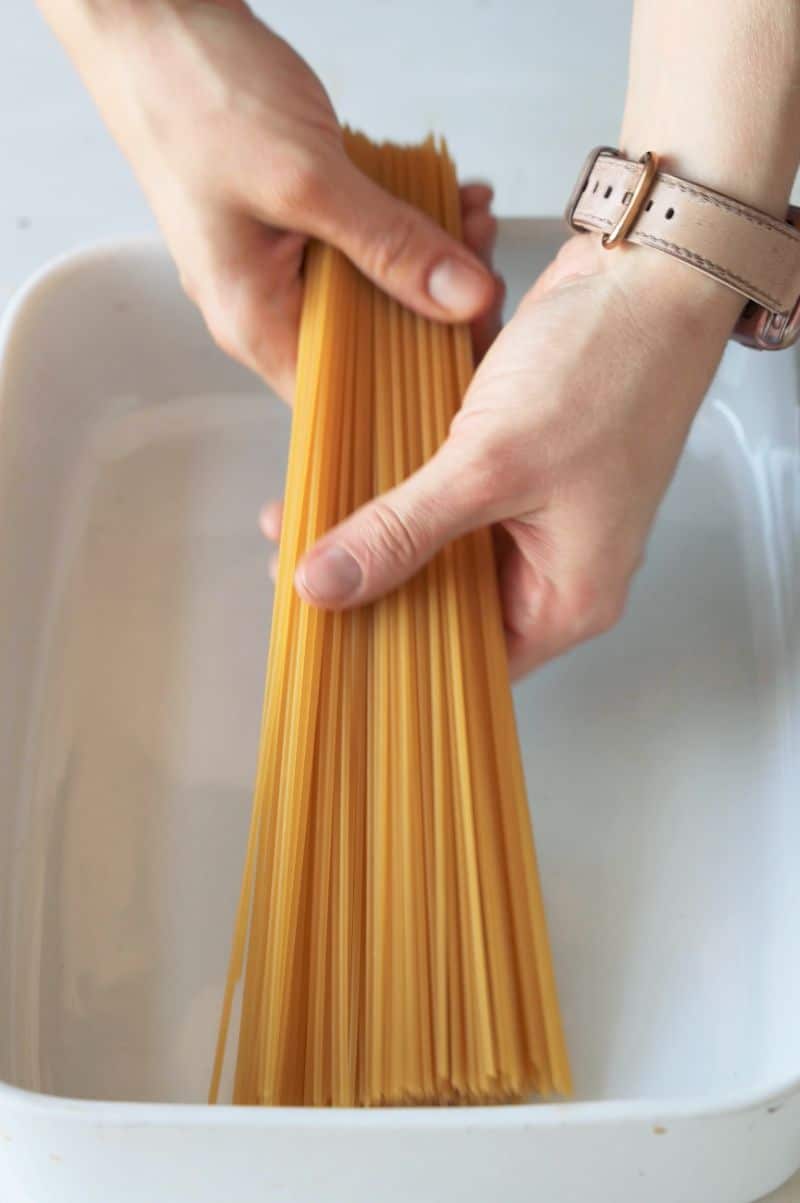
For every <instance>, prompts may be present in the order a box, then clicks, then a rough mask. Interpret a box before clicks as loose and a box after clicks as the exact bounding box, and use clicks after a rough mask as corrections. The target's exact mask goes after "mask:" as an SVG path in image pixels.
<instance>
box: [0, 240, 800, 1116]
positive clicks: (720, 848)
mask: <svg viewBox="0 0 800 1203" xmlns="http://www.w3.org/2000/svg"><path fill="white" fill-rule="evenodd" d="M553 236H554V235H553V230H552V227H551V226H550V225H548V224H547V223H535V222H529V223H512V224H511V225H510V226H508V227H506V229H505V231H504V238H503V240H502V241H501V263H502V264H503V265H504V266H505V267H506V268H507V270H508V272H509V274H510V276H511V285H512V289H511V291H512V295H513V293H514V292H517V293H518V292H519V291H520V288H521V286H523V284H524V281H525V278H526V276H530V275H532V272H533V271H534V270H535V266H536V264H537V263H539V262H540V261H543V260H544V258H545V257H546V255H547V253H548V251H549V250H550V249H551V246H552V240H553ZM515 285H516V288H515V287H514V286H515ZM781 358H782V360H783V362H782V363H780V364H776V363H773V362H772V361H770V362H769V363H768V362H766V360H767V357H763V358H762V360H761V361H757V359H756V357H753V356H751V357H749V358H748V357H747V356H746V355H745V354H744V353H742V352H739V351H736V350H733V351H731V352H730V353H729V354H728V356H727V357H726V360H725V362H724V364H723V367H722V369H721V371H720V373H719V375H718V377H717V380H716V381H715V383H714V386H713V387H712V390H711V392H710V395H709V397H708V398H707V400H706V402H705V404H704V407H703V409H702V411H701V413H700V416H699V418H698V420H697V422H696V424H695V427H694V430H693V433H692V436H691V439H690V443H689V447H688V450H687V453H686V454H685V456H684V458H683V461H682V463H681V466H680V469H679V471H678V474H677V477H676V479H675V482H674V484H673V486H672V488H671V489H670V492H669V494H668V497H667V499H666V502H665V504H664V506H663V509H662V511H661V513H660V516H659V519H658V522H657V526H656V529H655V532H654V534H653V537H652V539H651V542H650V545H649V548H648V554H647V558H646V563H645V565H644V567H643V568H642V570H641V572H640V574H639V576H638V577H637V579H636V582H635V585H634V588H633V591H632V595H631V599H630V603H629V606H628V610H627V613H626V615H625V618H624V620H623V621H622V623H621V624H620V625H619V626H618V627H617V628H616V629H615V630H614V631H613V632H611V633H610V634H609V635H607V636H605V637H603V638H601V639H599V640H596V641H594V642H593V643H591V644H588V645H586V646H584V647H582V648H580V649H579V650H577V651H575V652H574V653H572V654H571V655H569V656H567V657H565V658H563V659H561V660H559V661H558V662H556V663H554V664H551V665H549V666H548V667H546V668H544V669H543V670H541V671H540V672H539V673H537V674H536V675H535V676H534V677H533V678H531V679H529V680H528V681H527V682H526V683H525V684H524V685H522V686H521V687H520V688H519V689H518V690H517V695H516V697H517V705H518V717H519V723H520V731H521V738H522V743H523V748H524V757H525V764H526V771H527V777H528V786H529V796H530V804H531V811H532V815H533V818H534V824H535V832H536V838H537V844H538V850H539V857H540V862H541V869H542V875H543V881H544V887H545V894H546V899H547V904H548V912H549V919H550V926H551V936H552V941H553V945H554V949H555V960H556V968H557V973H558V979H559V985H560V991H561V996H562V1002H563V1009H564V1016H565V1022H566V1028H567V1034H568V1038H569V1043H570V1046H571V1052H572V1058H573V1062H574V1071H575V1078H576V1084H577V1092H578V1096H579V1097H580V1098H585V1099H621V1098H622V1099H657V1098H664V1097H667V1096H669V1097H675V1096H686V1097H688V1096H706V1095H708V1096H710V1095H712V1094H716V1095H718V1094H720V1093H724V1092H727V1091H729V1090H734V1089H740V1088H743V1087H748V1086H750V1085H752V1086H753V1087H757V1086H761V1085H768V1084H769V1083H770V1082H774V1081H783V1080H785V1079H787V1078H788V1077H789V1076H790V1075H791V1074H792V1073H793V1072H794V1073H797V1072H800V1027H798V1025H797V1024H796V1022H795V1017H796V1015H797V1013H798V1010H800V955H798V954H800V947H799V946H798V944H799V941H800V937H798V933H800V887H799V886H798V882H800V807H798V806H797V798H798V797H799V796H800V766H799V765H798V755H800V753H799V751H798V744H800V740H798V728H799V726H800V724H799V723H798V692H799V691H798V678H799V677H800V662H799V661H798V634H800V616H799V615H798V603H797V597H798V592H800V590H798V571H797V568H798V565H797V547H798V543H800V485H799V484H798V476H799V475H800V470H799V468H798V464H799V463H800V458H799V454H800V453H798V441H797V413H798V410H797V407H796V405H794V404H793V401H794V400H795V399H796V398H797V396H798V391H797V381H796V359H795V358H793V357H792V356H786V357H781ZM5 363H6V373H5V377H4V382H3V393H2V398H1V400H2V409H0V501H2V505H0V563H2V565H3V567H2V569H0V586H2V590H1V591H0V597H2V599H3V614H4V622H5V625H6V629H5V632H4V636H3V638H4V643H3V649H2V659H1V660H0V665H1V666H2V669H3V671H2V672H1V673H0V690H2V694H3V696H2V700H1V701H0V719H2V720H3V724H4V732H5V735H4V740H5V744H4V747H3V749H2V751H3V757H2V762H1V763H2V768H0V774H1V775H2V776H1V777H0V785H1V786H2V792H0V964H2V965H3V966H4V967H5V969H4V973H3V975H2V976H3V980H2V983H0V1003H1V1004H2V1005H0V1078H2V1079H4V1080H6V1081H8V1082H11V1083H14V1084H17V1085H21V1086H25V1087H28V1088H32V1089H35V1090H40V1091H43V1092H46V1093H50V1094H56V1095H68V1096H73V1097H81V1098H95V1099H127V1100H165V1101H198V1100H202V1099H203V1098H204V1097H205V1091H206V1087H207V1081H208V1074H209V1068H210V1058H211V1054H212V1049H213V1041H214V1037H215V1031H216V1024H217V1017H218V1009H219V1003H220V995H221V988H222V982H223V978H224V973H225V968H226V963H227V956H228V945H229V938H230V934H231V928H232V919H233V912H234V907H235V903H236V897H237V890H238V884H239V875H240V869H241V862H242V856H243V850H244V839H245V832H246V825H247V820H248V814H249V808H250V791H251V779H252V776H253V770H254V759H255V752H256V745H257V736H258V721H259V716H260V706H261V693H262V688H263V673H264V664H265V658H266V650H267V643H268V635H269V618H270V608H271V602H272V586H271V584H270V580H269V577H268V572H267V564H268V555H269V552H268V548H267V546H266V545H265V543H264V541H263V539H262V537H261V535H260V534H259V530H258V525H257V515H258V510H259V507H260V505H261V504H262V503H263V502H264V501H265V500H267V499H269V498H272V497H277V496H279V495H280V492H281V479H282V473H283V463H284V457H285V452H286V446H287V439H288V430H289V417H288V413H287V411H286V410H285V409H284V408H283V407H282V406H281V405H280V404H279V402H278V401H276V400H275V399H274V398H272V397H270V396H269V395H267V394H265V392H264V391H263V390H262V389H260V388H259V386H258V384H257V383H256V382H254V381H253V379H252V378H251V377H249V376H247V375H246V374H245V373H243V372H240V371H239V370H238V369H236V368H234V367H233V365H231V364H229V363H228V362H227V361H226V360H225V359H224V357H222V356H221V355H220V354H219V353H218V352H216V351H215V350H214V349H213V348H212V347H211V345H210V343H209V341H208V339H207V336H206V335H205V332H204V331H203V329H202V327H201V325H200V323H199V321H198V320H197V319H196V317H195V316H194V314H193V313H192V311H191V309H190V307H189V305H188V303H187V302H185V301H184V300H183V299H182V297H181V295H180V293H179V290H178V287H177V284H176V281H175V280H174V278H173V275H172V272H171V270H170V268H169V266H168V265H167V263H166V261H165V260H164V258H163V256H162V253H161V252H160V251H158V250H157V249H155V248H131V249H128V250H124V251H119V250H118V251H116V252H114V253H111V252H108V253H106V254H97V255H95V256H90V257H89V258H87V259H84V260H78V261H75V262H73V263H72V264H71V265H68V266H67V267H65V268H62V269H60V270H59V271H58V272H56V273H55V274H54V275H52V276H51V277H50V278H49V279H48V280H46V281H45V282H44V283H43V284H40V285H39V287H38V289H37V290H35V292H34V293H33V294H32V295H31V296H30V297H29V299H28V301H27V302H26V303H25V304H24V305H23V307H22V310H21V311H20V313H19V314H18V317H17V320H16V323H15V324H14V326H13V327H12V331H11V335H10V337H9V340H8V343H7V347H6V357H5ZM578 420H580V415H576V421H578Z"/></svg>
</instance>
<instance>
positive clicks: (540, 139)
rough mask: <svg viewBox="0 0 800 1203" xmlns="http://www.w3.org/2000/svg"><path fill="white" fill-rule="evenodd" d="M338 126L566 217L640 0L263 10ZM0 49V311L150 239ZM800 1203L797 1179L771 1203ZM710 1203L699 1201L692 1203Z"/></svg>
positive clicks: (133, 194)
mask: <svg viewBox="0 0 800 1203" xmlns="http://www.w3.org/2000/svg"><path fill="white" fill-rule="evenodd" d="M254 7H255V8H256V9H257V10H258V11H260V12H261V13H262V14H263V15H265V16H266V15H267V13H268V14H269V19H270V21H271V23H272V24H273V26H274V27H275V28H276V29H277V30H278V31H279V32H280V33H281V34H282V35H283V36H285V37H286V38H287V39H288V40H289V41H290V42H292V44H293V45H294V46H296V47H297V48H298V49H299V50H300V51H301V52H302V53H303V54H304V55H305V56H306V57H307V58H308V60H309V61H310V62H311V63H312V64H313V65H314V67H315V68H316V70H317V71H318V72H319V74H320V75H321V77H322V79H323V80H324V82H325V84H326V85H327V87H328V89H329V91H330V93H331V96H332V98H333V101H334V104H335V105H336V108H337V111H338V112H339V114H340V116H341V117H342V118H343V119H346V120H348V121H349V122H350V123H351V124H353V125H356V126H358V127H360V128H363V129H365V130H366V131H367V132H369V133H371V134H374V135H380V136H385V137H394V138H404V139H413V138H415V137H418V136H421V135H424V134H425V133H427V131H428V130H429V129H434V130H439V131H442V132H444V133H446V135H447V137H448V139H449V141H450V144H451V147H452V149H453V151H454V153H455V156H456V159H457V161H458V163H459V166H460V168H461V171H462V174H463V175H465V176H475V175H479V176H483V177H485V178H489V179H491V180H492V181H493V183H494V184H495V188H496V193H497V206H496V207H497V210H498V212H501V213H504V214H510V215H531V214H533V215H542V214H551V213H555V212H560V211H561V209H562V207H563V203H564V198H565V196H566V195H567V194H568V192H569V189H570V188H571V186H572V183H573V179H574V177H575V175H576V173H577V170H578V168H579V166H580V163H581V161H582V158H583V156H584V155H585V153H586V151H587V149H588V148H589V147H590V146H594V145H596V144H598V143H601V142H613V140H614V138H615V135H616V131H617V128H618V124H619V116H620V112H621V106H622V100H623V96H624V87H625V72H626V59H627V37H628V20H629V11H630V3H629V0H607V2H606V3H605V4H603V5H600V4H595V3H593V2H592V0H576V2H574V3H572V4H568V3H564V0H535V2H532V0H405V2H404V3H403V4H402V5H399V4H395V3H393V2H392V0H340V2H339V3H337V4H329V3H326V2H323V0H316V2H312V0H306V2H305V3H302V2H300V3H298V0H271V3H269V4H267V3H266V2H265V0H260V2H257V3H256V4H255V5H254ZM6 8H7V11H4V12H3V25H2V30H3V32H2V39H0V165H1V166H0V185H1V186H0V310H2V308H3V306H4V304H5V302H6V301H7V300H8V298H9V297H10V296H11V294H12V293H13V291H14V290H15V289H16V288H17V287H18V286H19V285H20V284H21V283H22V281H23V280H24V279H25V278H26V277H27V276H28V275H30V273H31V272H33V271H34V270H35V269H36V268H37V267H39V266H41V264H43V263H44V262H46V261H47V260H48V259H50V258H51V257H53V256H54V255H57V254H59V253H61V252H62V251H64V250H67V249H69V248H71V247H75V246H77V245H79V244H80V243H84V242H88V241H93V240H96V239H99V238H110V237H114V236H118V235H129V234H140V233H146V232H149V231H152V230H153V229H154V224H153V221H152V218H151V217H150V215H149V213H148V210H147V207H146V205H145V203H144V200H143V198H142V195H141V193H140V191H139V189H138V187H137V185H136V183H135V181H134V180H133V178H132V176H131V174H130V172H129V171H128V168H127V167H126V165H125V163H124V161H123V159H122V157H121V156H120V154H119V153H118V152H117V150H116V148H115V147H114V144H113V143H112V141H111V139H110V138H109V136H108V134H107V133H106V131H105V129H104V128H103V126H102V124H101V122H100V121H99V119H98V117H97V116H96V114H95V112H94V110H93V108H92V105H91V103H90V101H89V100H88V98H87V97H86V95H85V93H84V92H83V89H82V87H81V85H80V83H79V82H78V80H77V78H76V77H75V75H74V74H73V71H72V69H71V67H70V65H69V64H68V62H67V61H66V60H65V58H64V56H63V54H62V52H61V50H60V48H59V47H58V45H57V44H56V43H55V42H54V40H53V39H52V37H51V36H50V34H49V32H48V31H47V29H46V28H45V26H44V25H43V23H42V21H41V19H40V17H39V16H38V14H37V12H36V9H35V7H34V4H33V0H8V5H7V6H6V5H4V9H6ZM769 1198H770V1200H771V1203H800V1174H798V1175H797V1176H796V1177H795V1178H794V1179H793V1180H792V1182H790V1183H787V1185H786V1186H785V1187H783V1188H782V1189H781V1190H779V1191H777V1192H775V1193H774V1194H773V1195H770V1197H769ZM697 1203H703V1200H697Z"/></svg>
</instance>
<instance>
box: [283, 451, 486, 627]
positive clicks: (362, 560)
mask: <svg viewBox="0 0 800 1203" xmlns="http://www.w3.org/2000/svg"><path fill="white" fill-rule="evenodd" d="M469 480H470V471H469V465H468V463H467V462H466V460H465V457H464V455H463V454H462V453H461V451H460V449H459V446H458V445H457V444H456V442H455V441H454V440H452V439H450V440H448V441H447V442H446V443H445V444H444V445H443V446H442V447H441V448H440V450H439V451H438V452H437V454H436V455H435V456H434V457H433V459H431V460H429V461H428V463H427V464H425V465H424V466H423V467H422V468H420V470H419V471H418V472H415V473H414V475H413V476H410V477H409V478H408V479H407V480H405V481H404V482H403V483H402V484H401V485H399V486H398V487H397V488H395V489H392V490H391V491H390V492H388V493H385V494H384V495H383V496H382V497H379V498H377V499H376V500H375V501H372V502H370V503H369V504H368V505H365V506H363V507H362V508H361V509H360V510H357V511H356V512H355V513H354V514H352V515H351V516H350V517H349V518H348V519H346V520H345V521H344V522H343V523H341V524H340V525H339V526H338V527H335V528H334V529H333V530H332V531H329V532H328V534H327V535H325V536H324V537H323V538H322V539H321V540H320V541H319V543H317V545H316V546H315V547H314V548H312V549H311V551H310V552H309V553H308V554H307V555H306V556H305V557H304V558H303V560H302V561H301V562H300V564H299V565H298V567H297V572H296V574H295V585H296V588H297V590H298V592H299V593H300V595H301V596H302V597H303V598H305V600H306V601H309V602H311V603H312V604H314V605H318V606H323V607H325V608H327V609H342V608H344V607H348V606H352V605H360V604H362V603H364V602H368V601H372V600H373V599H374V598H376V597H380V596H381V595H382V594H384V593H388V592H389V591H390V590H391V589H394V588H396V587H397V586H398V585H400V584H402V583H403V581H405V580H407V579H408V578H409V577H410V576H412V575H413V574H414V573H415V572H417V571H418V570H419V569H420V568H421V567H422V565H423V564H425V563H426V562H427V561H428V560H429V559H430V558H431V557H432V556H433V555H435V553H436V552H437V551H438V550H439V548H440V547H442V545H443V544H444V543H446V542H448V541H449V540H450V539H453V538H455V537H457V536H458V535H460V534H463V533H464V532H465V531H467V530H471V529H473V528H474V527H476V526H481V525H484V524H485V518H484V514H483V507H482V505H481V503H480V501H479V495H478V494H477V493H476V491H475V490H473V489H471V488H470V486H469V484H468V483H466V482H468V481H469Z"/></svg>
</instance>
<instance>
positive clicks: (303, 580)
mask: <svg viewBox="0 0 800 1203" xmlns="http://www.w3.org/2000/svg"><path fill="white" fill-rule="evenodd" d="M298 577H299V579H298V582H297V583H298V584H299V585H300V587H301V588H302V589H303V590H304V591H305V592H306V593H308V594H310V595H311V597H313V598H314V599H315V600H316V601H320V602H343V601H346V600H347V598H348V597H350V595H351V594H353V593H355V591H356V589H357V588H358V586H359V585H360V584H361V568H360V567H359V564H358V562H357V560H355V559H354V558H353V556H351V555H350V552H349V551H345V549H344V548H343V547H336V546H334V547H323V548H321V550H320V551H316V552H311V554H310V555H309V556H308V557H307V558H306V559H305V560H304V561H303V563H302V564H301V565H300V568H299V570H298Z"/></svg>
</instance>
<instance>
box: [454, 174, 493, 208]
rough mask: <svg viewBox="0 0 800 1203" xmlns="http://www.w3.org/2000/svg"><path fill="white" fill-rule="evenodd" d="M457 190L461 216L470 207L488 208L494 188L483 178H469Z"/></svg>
mask: <svg viewBox="0 0 800 1203" xmlns="http://www.w3.org/2000/svg"><path fill="white" fill-rule="evenodd" d="M459 192H460V196H461V213H462V215H463V216H466V214H467V213H469V212H470V210H472V209H489V208H490V207H491V204H492V201H493V200H494V189H493V188H492V186H491V184H488V183H486V182H485V181H484V180H470V181H469V182H468V183H466V184H462V185H461V188H460V189H459Z"/></svg>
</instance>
